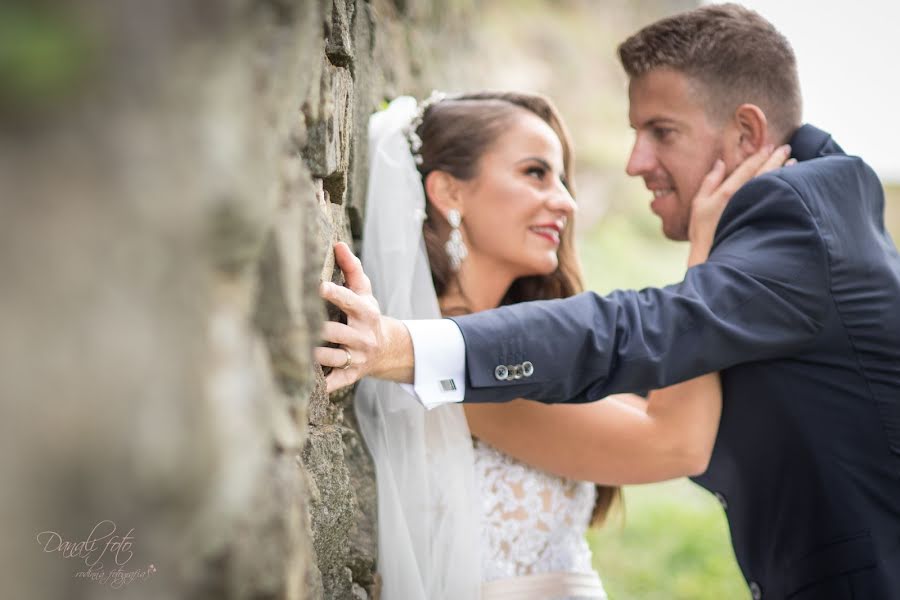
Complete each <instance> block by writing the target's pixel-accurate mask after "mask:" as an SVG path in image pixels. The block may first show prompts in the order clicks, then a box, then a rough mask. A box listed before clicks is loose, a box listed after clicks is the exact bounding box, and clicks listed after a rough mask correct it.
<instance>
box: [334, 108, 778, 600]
mask: <svg viewBox="0 0 900 600" xmlns="http://www.w3.org/2000/svg"><path fill="white" fill-rule="evenodd" d="M369 144H370V151H369V156H370V175H369V177H370V180H369V189H368V194H367V201H366V202H367V204H366V213H367V214H366V223H365V229H364V237H363V252H362V256H363V268H364V271H365V273H366V274H368V276H369V278H370V280H371V290H372V294H373V295H374V298H376V299H377V302H378V305H380V310H381V311H383V313H384V314H386V315H388V316H392V317H396V318H400V319H428V318H435V317H440V316H450V315H458V314H462V313H470V312H476V311H481V310H485V309H488V308H493V307H496V306H499V305H501V304H508V303H513V302H521V301H526V300H537V299H550V298H560V297H565V296H569V295H573V294H576V293H578V292H580V291H581V290H582V282H581V274H580V269H579V265H578V261H577V258H576V255H575V252H574V242H573V217H574V214H575V210H576V206H575V202H574V200H573V193H574V182H573V173H572V171H573V165H572V162H573V157H572V154H573V152H572V148H571V144H570V142H569V137H568V133H567V131H566V128H565V126H564V125H563V123H562V120H561V119H560V118H559V116H558V114H557V112H556V109H555V108H554V107H553V105H552V104H551V103H550V102H549V101H548V100H547V99H545V98H543V97H541V96H536V95H531V94H522V93H479V94H468V95H463V96H455V97H451V98H443V97H439V96H433V97H432V98H430V99H429V100H428V101H426V102H425V103H423V104H421V105H418V104H417V103H416V101H415V100H414V99H412V98H408V97H401V98H398V99H396V100H394V101H393V102H392V103H391V104H390V105H389V106H388V108H387V109H386V110H383V111H381V112H379V113H377V114H375V115H374V116H373V117H372V119H371V120H370V123H369ZM784 158H785V157H784V156H781V155H779V154H778V153H777V152H776V153H775V154H772V156H771V157H770V156H769V155H768V153H766V154H765V155H764V154H763V153H762V152H761V153H759V154H758V155H755V156H754V157H751V158H750V159H748V161H747V162H746V163H745V166H743V167H742V168H740V169H738V171H736V172H735V173H734V174H733V175H732V176H731V177H729V179H728V180H727V182H726V183H728V184H731V186H732V187H730V188H727V189H736V188H737V187H738V186H739V184H740V183H742V182H743V181H746V180H748V179H749V178H750V175H751V174H753V172H754V171H756V168H757V167H760V165H762V167H761V168H760V171H763V170H767V169H770V168H774V167H775V166H780V164H781V162H783V160H784ZM763 162H765V164H763ZM721 171H722V169H721V168H720V167H719V165H717V166H716V167H715V168H714V170H713V171H712V172H711V173H710V176H709V177H708V178H707V181H706V183H705V184H704V186H703V187H702V188H701V191H700V192H699V193H698V198H697V199H695V211H694V215H693V216H692V219H693V222H692V224H691V226H692V227H693V228H694V229H693V231H695V232H701V233H700V234H699V235H696V236H694V237H695V239H697V240H702V241H699V242H696V243H694V245H693V246H692V248H691V258H690V262H691V264H696V263H698V262H702V261H703V260H705V259H706V256H707V254H708V252H709V249H710V246H711V243H712V237H713V233H714V230H715V226H716V223H717V221H718V216H719V214H720V212H721V209H722V208H723V207H724V203H725V201H727V192H723V191H722V190H725V189H726V186H725V185H722V186H721V187H718V188H717V187H716V186H717V184H719V183H720V182H721V180H722V173H721ZM697 207H700V208H699V209H698V208H697ZM335 251H336V253H337V254H338V257H337V258H338V261H339V263H341V264H344V265H349V264H352V261H353V260H354V259H353V257H352V255H351V254H350V252H349V249H348V248H347V247H346V246H345V245H343V244H338V245H337V246H336V247H335ZM347 276H348V283H349V284H350V287H351V288H355V290H356V292H360V293H361V294H362V295H366V292H367V288H368V285H369V284H368V281H367V280H366V275H365V274H364V273H362V272H358V273H356V274H355V275H351V273H350V272H347ZM322 295H323V297H324V298H326V299H327V300H330V301H332V302H334V303H335V304H336V305H337V306H339V307H340V308H342V309H343V310H344V311H345V312H347V313H348V315H349V317H350V320H349V322H348V325H341V324H339V323H333V322H329V323H326V325H325V328H324V330H323V338H324V339H325V340H326V341H329V342H334V343H338V344H347V343H349V342H350V341H351V340H353V341H358V339H357V338H358V335H359V334H358V332H356V331H354V329H353V327H354V324H355V321H357V320H359V319H360V318H361V316H360V315H361V313H365V312H366V311H369V312H372V310H373V306H372V304H371V303H370V302H369V303H367V299H366V298H361V297H360V295H357V294H355V293H353V292H351V290H348V289H346V288H338V286H334V285H331V284H324V285H323V289H322ZM368 300H371V298H368ZM520 351H521V349H518V348H509V349H508V352H509V353H510V355H511V359H510V360H509V361H507V362H511V363H515V362H517V361H516V360H512V359H513V358H515V354H516V353H518V352H520ZM316 358H317V360H318V361H319V362H320V363H322V364H323V365H325V366H331V367H336V368H340V367H342V366H347V365H349V364H350V362H351V360H352V359H351V357H350V354H349V351H347V350H344V349H343V348H317V349H316ZM512 376H515V374H512ZM356 409H357V415H358V418H359V423H360V429H361V431H362V434H363V436H364V438H365V441H366V444H367V446H368V448H369V450H370V452H371V454H372V458H373V461H374V463H375V468H376V474H377V489H378V530H379V534H378V539H379V558H378V561H379V563H378V570H379V573H380V575H381V578H382V595H383V597H384V598H386V599H387V600H407V599H426V598H427V599H429V600H430V599H444V598H445V599H448V600H449V599H453V600H456V599H467V598H471V599H474V598H482V599H485V600H497V599H504V598H510V599H512V598H516V599H519V600H529V599H535V600H537V599H539V598H540V599H547V598H605V597H606V595H605V593H604V591H603V587H602V584H601V582H600V578H599V576H598V575H597V573H596V572H595V571H594V570H593V568H592V566H591V553H590V550H589V548H588V546H587V543H586V542H585V539H584V534H585V532H586V529H587V527H588V526H589V524H590V523H591V522H600V521H602V519H603V517H604V516H605V514H606V512H607V510H608V509H609V507H610V505H611V504H612V502H613V500H614V499H615V498H616V496H617V492H618V489H617V488H615V487H608V485H621V484H626V483H643V482H649V481H659V480H664V479H669V478H674V477H679V476H684V475H695V474H699V473H701V472H703V471H704V470H705V468H706V463H707V461H708V458H709V455H710V453H711V451H712V445H713V442H714V439H715V434H716V430H717V427H718V420H719V414H720V411H721V391H720V387H719V381H718V376H717V375H716V374H710V375H706V376H703V377H699V378H697V379H694V380H691V381H688V382H684V383H682V384H679V385H676V386H672V387H670V388H666V389H664V390H658V391H655V392H652V393H651V394H650V395H649V398H648V400H646V401H645V400H644V399H643V398H639V397H632V396H617V397H610V398H607V399H605V400H604V401H602V402H595V403H591V404H583V405H565V404H561V405H552V406H551V405H543V404H538V403H534V402H528V401H516V402H512V403H507V404H503V405H463V404H450V405H443V406H440V407H438V408H435V409H433V410H425V409H424V408H423V407H422V406H421V404H419V402H418V401H417V400H416V398H415V397H414V395H411V393H410V389H409V388H408V387H405V386H399V385H397V384H394V383H390V382H386V381H379V380H374V379H364V380H363V381H362V382H361V383H360V385H359V387H358V389H357V393H356ZM522 459H524V460H526V461H527V463H526V462H522ZM588 482H603V483H604V484H607V485H604V486H599V485H598V486H595V485H593V484H592V483H588Z"/></svg>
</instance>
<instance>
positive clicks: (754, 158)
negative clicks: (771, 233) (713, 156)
mask: <svg viewBox="0 0 900 600" xmlns="http://www.w3.org/2000/svg"><path fill="white" fill-rule="evenodd" d="M790 155H791V147H790V146H788V145H784V146H779V147H778V148H775V149H773V148H772V146H765V147H763V148H762V149H760V150H759V151H758V152H756V154H753V155H751V156H749V157H747V158H746V159H745V160H744V162H742V163H741V164H740V165H738V166H737V168H736V169H735V170H734V171H732V173H731V175H729V176H728V177H725V163H724V162H722V160H717V161H716V164H715V165H713V168H712V170H711V171H710V172H709V173H708V174H707V175H706V177H705V178H704V179H703V183H702V184H701V185H700V190H699V191H698V192H697V195H696V196H694V199H693V201H692V203H691V220H690V225H689V227H688V237H689V239H690V241H691V243H692V244H695V243H696V244H709V245H711V244H712V239H713V236H714V235H715V232H716V226H717V225H718V223H719V217H721V216H722V212H723V211H724V210H725V206H727V205H728V201H729V200H730V199H731V197H732V196H733V195H734V193H735V192H736V191H738V190H739V189H740V188H741V187H742V186H743V185H744V184H745V183H747V182H748V181H750V180H751V179H753V178H754V177H757V176H759V175H762V174H764V173H768V172H769V171H774V170H775V169H778V168H780V167H783V166H789V165H790V164H793V163H796V162H797V161H796V160H793V159H790V160H788V157H790Z"/></svg>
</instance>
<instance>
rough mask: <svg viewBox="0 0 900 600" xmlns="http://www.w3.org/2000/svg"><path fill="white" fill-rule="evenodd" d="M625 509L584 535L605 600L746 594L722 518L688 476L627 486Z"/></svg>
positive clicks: (706, 599) (718, 598) (710, 599)
mask: <svg viewBox="0 0 900 600" xmlns="http://www.w3.org/2000/svg"><path fill="white" fill-rule="evenodd" d="M625 507H626V508H625V511H624V515H622V517H623V519H617V516H619V515H617V514H616V513H614V514H613V515H611V517H610V521H609V523H608V524H607V525H605V526H604V527H603V528H601V529H594V530H591V531H590V532H589V533H588V543H589V544H590V546H591V549H592V551H593V553H594V567H595V568H596V569H597V570H598V571H599V572H600V577H601V578H602V579H603V585H604V587H605V588H606V591H607V593H608V594H609V597H610V598H611V600H722V599H723V598H745V597H747V596H748V593H747V587H746V584H745V583H744V580H743V577H742V576H741V574H740V571H739V570H738V567H737V563H736V562H735V559H734V554H733V552H732V550H731V544H730V542H729V536H728V528H727V523H726V521H725V515H724V513H723V512H722V509H721V507H720V506H719V504H718V502H716V500H715V498H713V497H712V496H711V495H709V494H708V493H706V492H705V491H703V490H702V489H700V488H699V487H697V486H695V485H694V484H692V483H690V482H688V481H687V480H679V481H673V482H667V483H660V484H654V485H646V486H632V487H629V488H626V490H625ZM620 514H621V513H620ZM622 520H624V523H622V522H621V521H622Z"/></svg>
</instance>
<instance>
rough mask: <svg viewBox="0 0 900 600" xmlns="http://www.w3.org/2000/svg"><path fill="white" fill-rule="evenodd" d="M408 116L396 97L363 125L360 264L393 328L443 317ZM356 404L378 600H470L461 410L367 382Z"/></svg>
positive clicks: (471, 555) (473, 517)
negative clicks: (374, 512) (371, 472)
mask: <svg viewBox="0 0 900 600" xmlns="http://www.w3.org/2000/svg"><path fill="white" fill-rule="evenodd" d="M416 111H417V103H416V101H415V99H413V98H410V97H400V98H397V99H396V100H394V101H393V102H391V104H390V105H389V106H388V107H387V108H386V109H385V110H382V111H380V112H378V113H376V114H375V115H373V116H372V118H371V119H370V121H369V187H368V193H367V196H366V221H365V228H364V233H363V245H362V261H363V266H364V268H365V271H366V273H367V274H368V276H369V278H370V279H371V281H372V289H373V290H374V293H375V297H376V298H377V299H378V302H379V304H380V306H381V310H382V312H383V313H384V314H386V315H389V316H392V317H396V318H400V319H428V318H440V316H441V314H440V310H439V307H438V301H437V296H436V295H435V291H434V285H433V284H432V280H431V271H430V268H429V263H428V256H427V254H426V252H425V243H424V239H423V235H422V223H423V221H424V219H425V192H424V189H423V187H422V181H421V177H420V176H419V173H418V171H417V170H416V165H415V161H414V159H413V156H412V153H411V152H410V147H409V141H408V139H407V137H406V134H405V128H406V127H407V126H408V125H409V123H410V121H411V120H412V119H413V117H414V116H415V115H416ZM355 403H356V413H357V417H358V419H359V425H360V430H361V432H362V434H363V437H364V439H365V441H366V445H367V447H368V449H369V452H370V453H371V455H372V458H373V460H374V463H375V470H376V475H377V489H378V571H379V573H380V575H381V578H382V597H383V598H385V600H412V599H426V598H427V599H429V600H432V599H446V600H451V599H452V600H466V599H476V598H478V596H479V589H480V582H481V560H480V558H481V557H480V555H479V552H478V550H479V529H478V525H479V523H478V520H479V515H480V510H479V508H478V497H477V493H476V492H477V490H476V488H475V482H474V465H473V461H474V458H473V450H472V440H471V436H470V433H469V429H468V426H467V425H466V419H465V415H464V414H463V410H462V406H460V405H458V404H453V405H445V406H442V407H439V408H435V409H432V410H430V411H426V410H425V409H424V408H423V407H422V406H421V405H420V404H419V402H418V401H417V400H416V399H415V398H414V397H413V396H411V395H410V394H409V393H407V392H406V391H405V390H403V389H402V388H401V387H400V386H399V385H397V384H394V383H390V382H385V381H378V380H374V379H364V380H363V381H362V382H361V383H360V384H359V386H358V388H357V392H356V400H355Z"/></svg>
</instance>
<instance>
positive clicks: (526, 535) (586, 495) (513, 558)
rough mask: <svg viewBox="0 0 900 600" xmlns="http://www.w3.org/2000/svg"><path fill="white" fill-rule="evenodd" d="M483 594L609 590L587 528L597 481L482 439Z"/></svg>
mask: <svg viewBox="0 0 900 600" xmlns="http://www.w3.org/2000/svg"><path fill="white" fill-rule="evenodd" d="M475 481H476V486H477V488H478V491H479V494H480V497H481V508H482V515H481V518H482V523H481V556H482V581H483V582H484V584H483V586H482V600H500V599H506V598H509V599H513V598H515V599H517V600H528V599H531V598H534V599H538V598H540V599H541V600H549V599H551V598H553V599H557V598H571V599H575V598H579V599H581V598H593V599H596V598H606V594H605V593H604V591H603V586H602V585H601V583H600V579H599V577H598V576H597V573H596V571H594V570H593V568H592V567H591V551H590V548H589V547H588V545H587V542H586V541H585V538H584V536H585V532H586V531H587V527H588V523H589V521H590V518H591V512H592V510H593V507H594V500H595V493H596V491H595V488H594V485H593V484H592V483H588V482H584V481H571V480H568V479H564V478H562V477H556V476H554V475H550V474H548V473H545V472H543V471H539V470H537V469H535V468H533V467H530V466H528V465H526V464H524V463H521V462H519V461H517V460H516V459H514V458H512V457H510V456H508V455H506V454H503V453H502V452H500V451H498V450H497V449H495V448H493V447H492V446H490V445H488V444H486V443H484V442H482V441H480V440H475Z"/></svg>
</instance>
